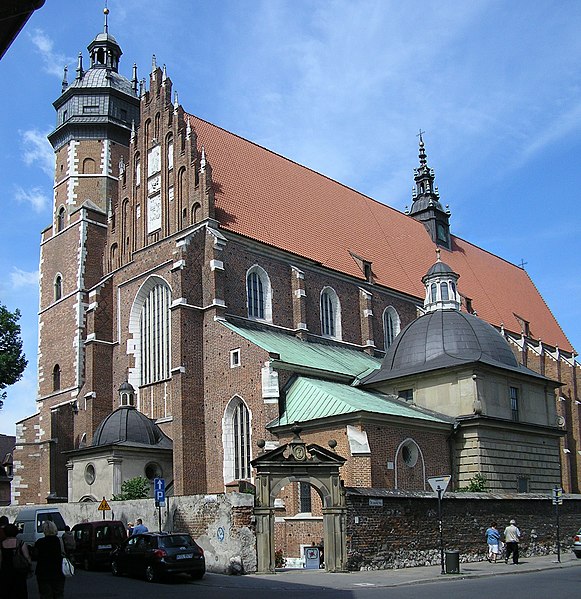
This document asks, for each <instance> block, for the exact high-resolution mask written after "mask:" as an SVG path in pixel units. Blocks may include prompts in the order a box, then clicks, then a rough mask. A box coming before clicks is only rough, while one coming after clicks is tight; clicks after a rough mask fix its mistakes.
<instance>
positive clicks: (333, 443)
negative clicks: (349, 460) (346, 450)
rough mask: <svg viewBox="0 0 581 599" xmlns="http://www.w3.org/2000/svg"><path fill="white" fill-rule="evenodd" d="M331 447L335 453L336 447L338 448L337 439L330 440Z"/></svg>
mask: <svg viewBox="0 0 581 599" xmlns="http://www.w3.org/2000/svg"><path fill="white" fill-rule="evenodd" d="M329 447H330V448H331V449H332V450H333V451H335V447H337V441H335V439H330V440H329Z"/></svg>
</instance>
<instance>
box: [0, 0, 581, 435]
mask: <svg viewBox="0 0 581 599" xmlns="http://www.w3.org/2000/svg"><path fill="white" fill-rule="evenodd" d="M109 9H110V11H111V12H110V15H109V32H110V33H111V34H113V35H114V36H115V37H116V38H117V41H118V42H119V44H120V45H121V48H122V50H123V56H122V58H121V65H120V71H121V72H122V73H123V74H124V75H125V76H127V77H128V78H130V77H131V67H132V65H133V63H134V62H136V63H137V65H138V75H139V77H140V78H141V77H146V76H147V74H148V73H149V71H150V70H151V58H152V54H155V55H156V57H157V62H158V64H160V65H161V64H166V65H167V70H168V75H169V76H170V77H171V79H172V81H173V83H174V89H175V90H177V91H178V93H179V100H180V103H181V104H182V105H183V106H184V108H185V110H186V111H187V112H190V113H193V114H196V115H198V116H200V117H201V118H203V119H206V120H208V121H210V122H212V123H215V124H217V125H219V126H221V127H224V128H225V129H228V130H229V131H232V132H234V133H236V134H238V135H241V136H242V137H245V138H247V139H250V140H252V141H254V142H256V143H258V144H261V145H263V146H266V147H268V148H269V149H272V150H274V151H276V152H278V153H280V154H282V155H284V156H287V157H289V158H291V159H292V160H295V161H296V162H299V163H301V164H304V165H306V166H308V167H310V168H312V169H314V170H316V171H318V172H321V173H323V174H325V175H327V176H329V177H331V178H333V179H336V180H338V181H340V182H342V183H345V184H346V185H349V186H350V187H353V188H355V189H357V190H359V191H361V192H363V193H365V194H367V195H369V196H372V197H374V198H376V199H378V200H381V201H383V202H385V203H387V204H389V205H391V206H393V207H395V208H397V209H400V210H404V208H405V206H406V205H409V204H411V187H412V181H413V179H412V176H413V168H414V167H415V166H416V165H417V141H418V140H417V138H416V135H417V132H418V129H419V128H420V127H421V128H422V129H423V130H425V131H426V134H425V141H426V147H427V151H428V159H429V164H430V166H432V167H433V168H434V169H435V171H436V183H437V185H438V186H439V189H440V194H441V199H442V203H444V204H449V206H450V210H451V211H452V218H451V226H452V232H453V233H454V234H456V235H458V236H460V237H462V238H464V239H467V240H469V241H471V242H472V243H475V244H477V245H479V246H481V247H483V248H485V249H487V250H488V251H490V252H492V253H494V254H497V255H499V256H502V257H503V258H505V259H506V260H508V261H510V262H513V263H515V264H520V263H521V260H524V261H525V262H526V265H525V268H526V270H527V271H528V273H529V274H530V276H531V278H532V279H533V281H534V282H535V284H536V285H537V287H538V289H539V291H540V292H541V294H542V295H543V297H544V298H545V300H546V302H547V304H548V305H549V307H550V308H551V309H552V311H553V313H554V314H555V316H556V318H557V320H558V321H559V323H560V324H561V326H562V328H563V329H564V331H565V333H566V334H567V336H568V338H569V340H570V341H571V343H572V344H573V346H574V347H576V349H577V350H578V351H581V324H580V321H581V318H580V317H581V302H580V301H579V300H580V295H581V293H580V292H581V278H580V274H581V269H580V267H579V260H580V250H581V224H580V219H579V201H580V199H581V186H580V185H579V182H578V181H577V176H578V173H579V165H578V160H579V156H580V155H581V136H580V133H581V93H580V92H581V71H580V67H579V65H580V64H581V61H580V56H581V36H580V35H579V28H580V26H581V3H580V2H578V1H575V0H572V1H567V0H558V1H549V0H537V1H536V2H530V0H510V1H507V0H505V1H500V0H490V1H488V0H482V1H479V0H471V1H470V2H466V1H464V0H457V1H449V0H438V1H435V0H434V1H417V0H416V1H413V2H412V1H404V2H402V1H401V0H394V1H392V0H355V1H353V0H328V1H326V0H311V1H307V0H252V1H250V0H222V1H214V2H208V1H207V0H203V1H201V0H163V1H162V0H150V1H148V2H143V0H109ZM102 10H103V2H101V1H98V0H77V1H76V2H72V1H71V0H47V1H46V4H45V6H44V7H43V8H42V9H41V10H39V11H37V12H36V13H35V14H34V15H33V16H32V18H31V19H30V20H29V22H28V23H27V25H26V27H25V29H24V30H23V31H22V32H21V34H20V36H19V37H18V38H17V40H16V41H15V42H14V44H13V45H12V46H11V47H10V49H9V50H8V52H7V54H6V55H5V56H4V58H3V59H2V61H0V76H1V77H2V79H3V81H4V82H5V84H6V85H7V86H8V87H9V89H10V93H6V92H5V93H4V94H3V98H2V106H3V109H2V110H1V111H0V131H1V133H2V144H0V156H1V157H2V160H1V162H0V165H1V166H0V189H1V190H2V198H1V202H2V212H3V214H4V218H3V220H2V223H3V226H2V234H1V235H0V302H2V303H3V304H5V305H7V306H8V308H10V309H11V310H13V309H15V308H20V310H21V312H22V319H21V325H22V335H23V340H24V345H25V350H26V354H27V357H28V359H29V362H30V364H29V367H28V369H27V370H26V373H25V376H24V377H23V380H22V381H21V382H19V383H18V384H16V385H14V386H13V387H10V388H9V389H8V398H7V400H6V402H5V406H4V409H3V410H2V411H1V412H0V433H5V434H14V430H15V427H14V422H15V421H17V420H19V419H21V418H23V417H25V416H27V415H30V414H32V413H34V412H35V397H36V349H37V334H38V331H37V311H38V293H37V277H38V261H39V248H38V244H39V240H40V232H41V230H42V229H43V228H45V227H46V226H48V225H49V224H50V222H51V201H52V172H53V154H52V150H51V148H50V145H49V143H48V141H47V140H46V135H47V134H48V133H49V132H50V131H51V130H52V128H53V127H54V125H55V112H54V109H53V107H52V102H53V101H54V100H55V99H56V98H57V97H58V96H59V94H60V89H61V80H62V73H63V66H64V65H65V64H67V65H68V66H69V80H71V79H72V77H74V71H75V68H76V56H77V54H78V53H79V51H82V52H83V55H84V63H85V65H87V64H88V57H87V51H86V47H87V45H88V44H89V43H90V42H91V40H92V39H93V38H94V37H95V35H96V34H97V33H98V32H99V31H101V30H102V27H103V14H102ZM460 283H461V281H460Z"/></svg>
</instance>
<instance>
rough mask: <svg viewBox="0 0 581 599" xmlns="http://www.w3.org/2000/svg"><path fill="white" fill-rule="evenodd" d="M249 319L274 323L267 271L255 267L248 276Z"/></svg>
mask: <svg viewBox="0 0 581 599" xmlns="http://www.w3.org/2000/svg"><path fill="white" fill-rule="evenodd" d="M246 299H247V308H248V317H249V318H257V319H259V320H268V321H269V322H270V321H272V290H271V287H270V279H269V278H268V275H267V274H266V271H265V270H264V269H263V268H261V267H260V266H258V265H255V266H253V267H252V268H251V269H250V270H249V271H248V273H247V275H246Z"/></svg>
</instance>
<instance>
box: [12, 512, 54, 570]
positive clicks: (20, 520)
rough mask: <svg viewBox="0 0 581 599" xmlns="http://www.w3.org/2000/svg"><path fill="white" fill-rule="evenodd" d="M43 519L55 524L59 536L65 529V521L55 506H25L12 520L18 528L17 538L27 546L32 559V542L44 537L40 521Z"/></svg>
mask: <svg viewBox="0 0 581 599" xmlns="http://www.w3.org/2000/svg"><path fill="white" fill-rule="evenodd" d="M45 520H52V521H53V522H54V523H55V524H56V527H57V530H58V535H59V537H61V536H62V534H63V532H64V531H65V521H64V519H63V517H62V514H61V513H60V512H59V510H58V509H57V508H54V507H52V508H51V507H46V508H38V507H25V508H22V509H21V510H20V511H19V512H18V515H17V516H16V519H15V520H14V524H16V526H18V528H19V530H20V532H19V533H18V535H17V538H18V539H21V540H22V541H24V542H25V543H26V544H27V545H28V546H29V548H30V551H31V555H32V557H33V558H34V559H36V555H35V554H34V544H35V543H36V541H38V539H40V538H41V537H44V533H43V532H42V523H43V522H44V521H45Z"/></svg>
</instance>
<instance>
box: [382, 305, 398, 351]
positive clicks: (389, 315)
mask: <svg viewBox="0 0 581 599" xmlns="http://www.w3.org/2000/svg"><path fill="white" fill-rule="evenodd" d="M400 326H401V325H400V319H399V315H398V313H397V311H396V309H395V308H394V307H393V306H389V307H387V308H386V309H385V310H384V312H383V342H384V348H385V349H386V350H387V348H388V347H389V346H390V345H391V344H392V343H393V340H394V339H395V338H396V337H397V335H398V334H399V331H400Z"/></svg>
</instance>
